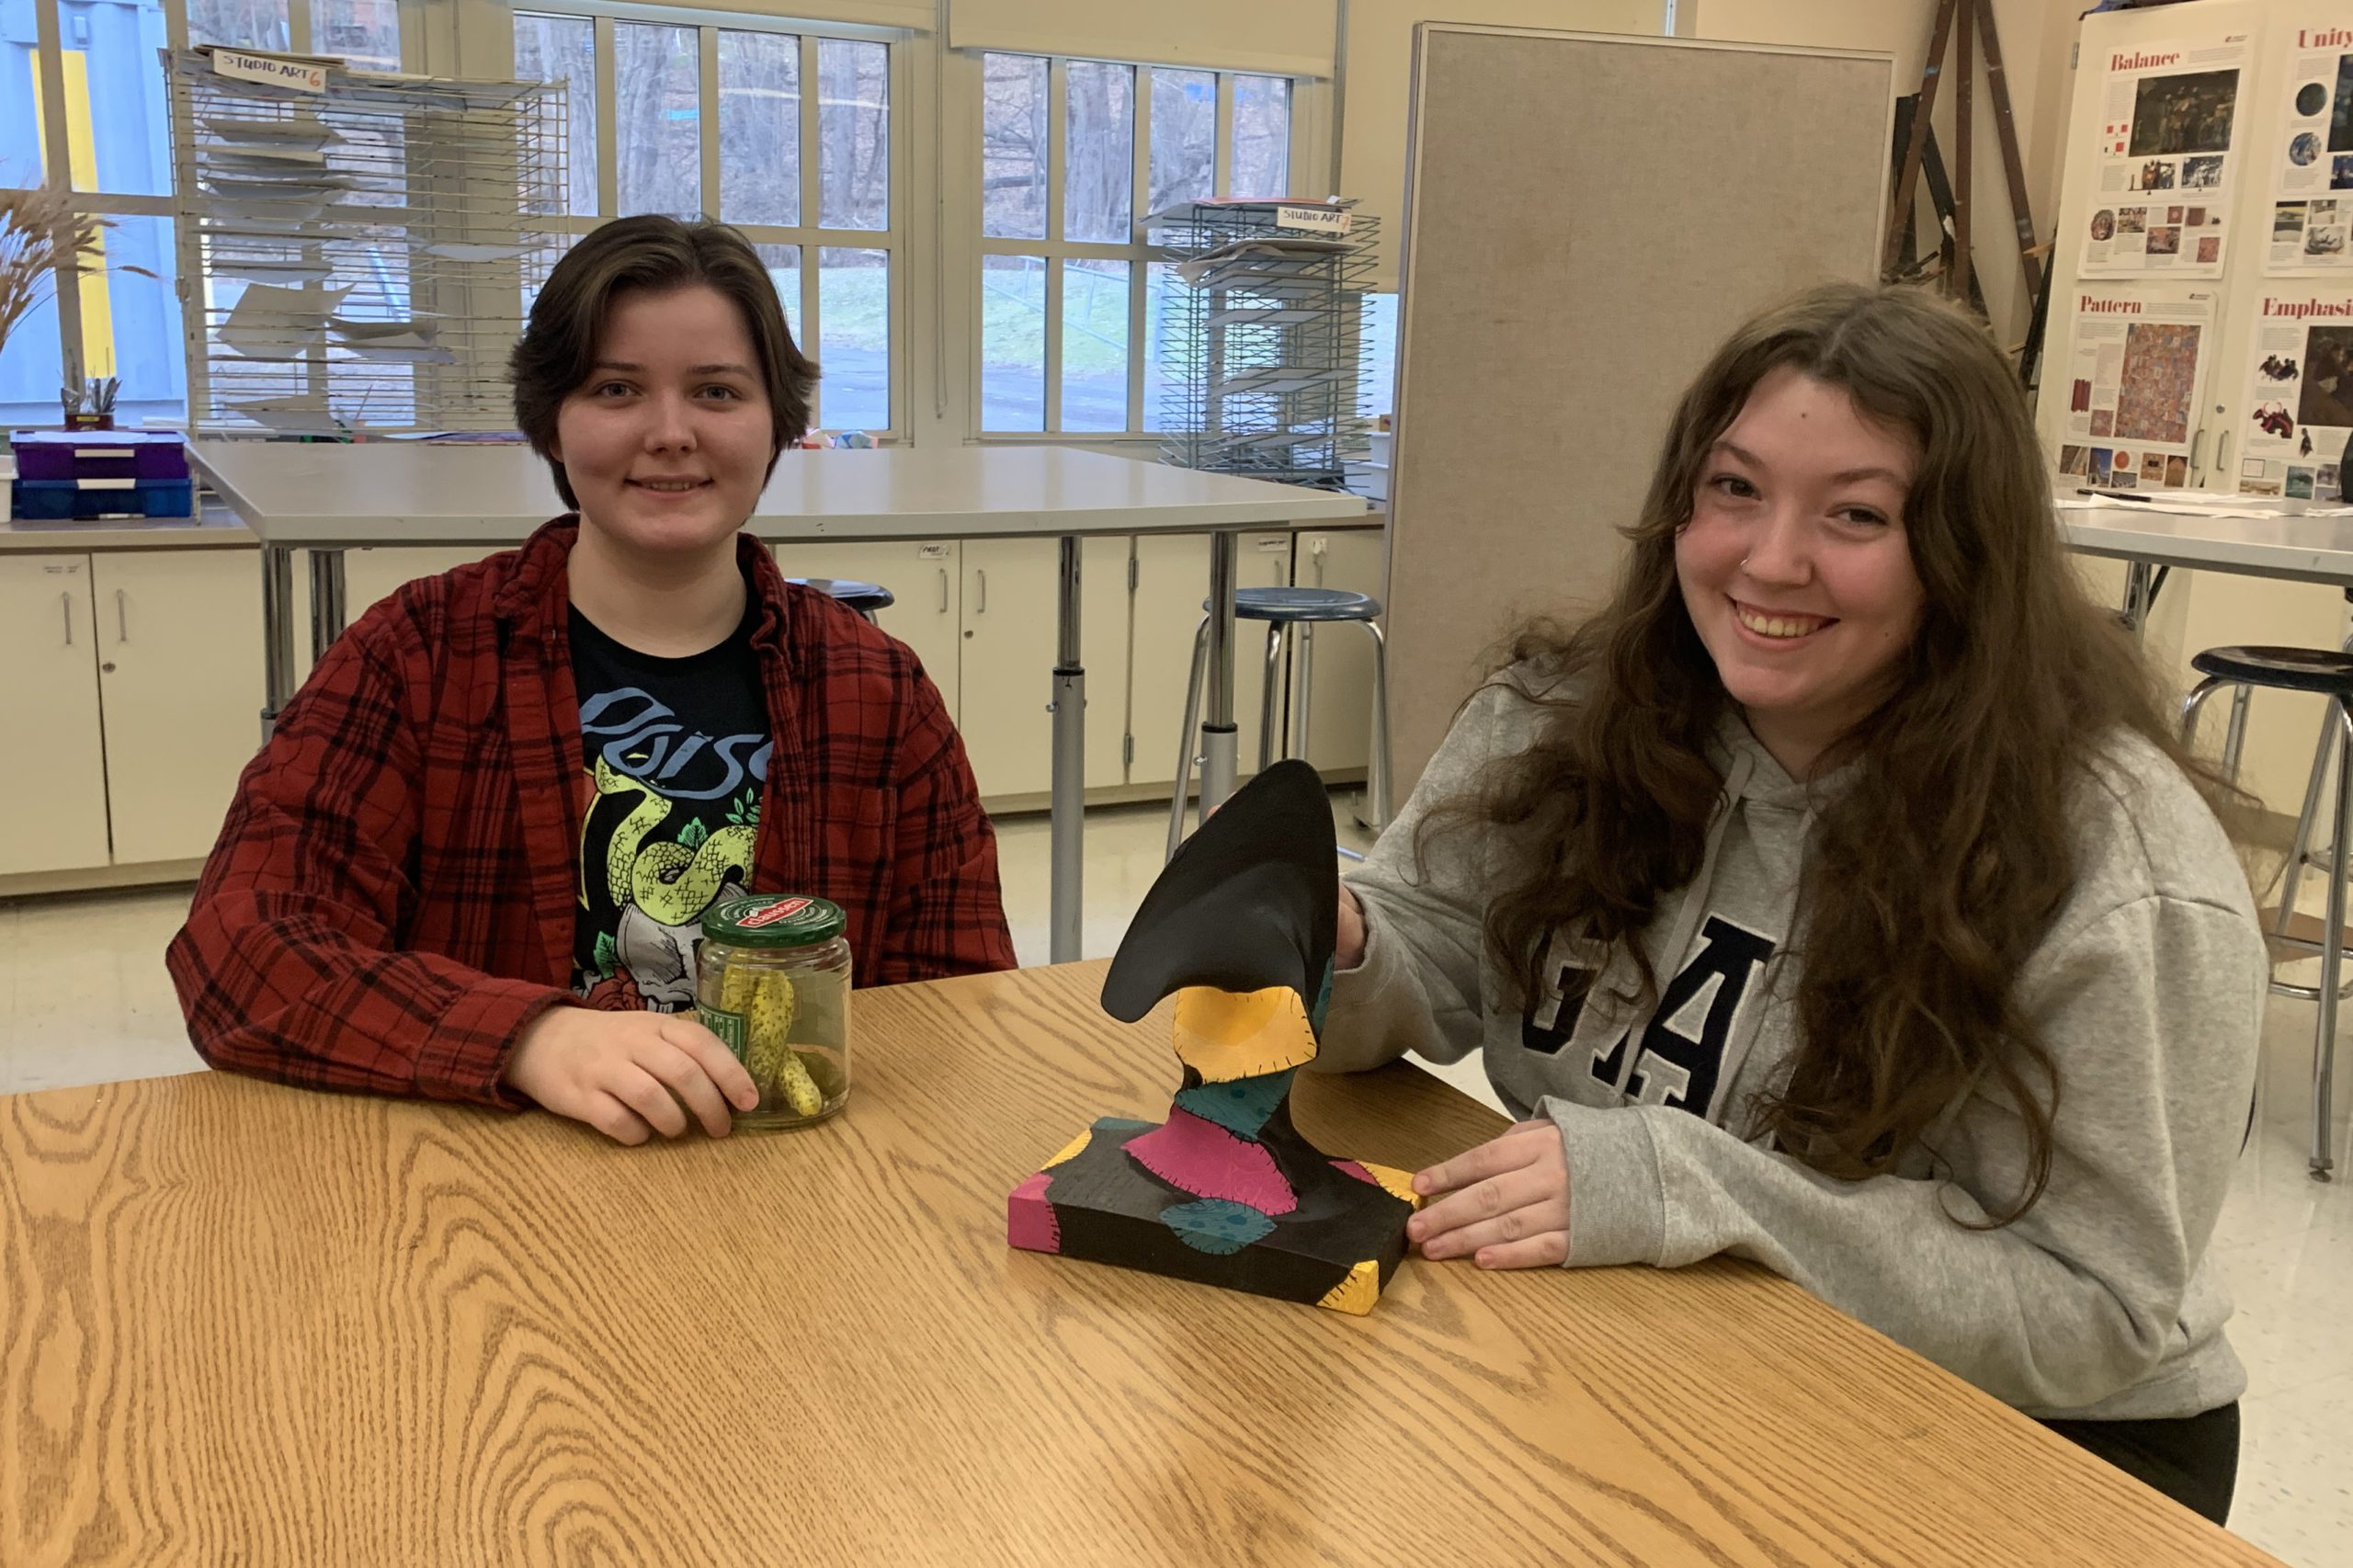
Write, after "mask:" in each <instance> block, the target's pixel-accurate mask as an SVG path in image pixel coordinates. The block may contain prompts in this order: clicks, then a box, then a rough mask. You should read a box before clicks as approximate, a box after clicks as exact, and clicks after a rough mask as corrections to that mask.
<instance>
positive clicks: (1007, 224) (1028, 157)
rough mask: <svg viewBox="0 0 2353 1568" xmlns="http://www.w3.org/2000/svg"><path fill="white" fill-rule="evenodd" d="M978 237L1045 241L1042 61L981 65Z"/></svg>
mask: <svg viewBox="0 0 2353 1568" xmlns="http://www.w3.org/2000/svg"><path fill="white" fill-rule="evenodd" d="M981 233H983V234H986V235H988V236H989V237H991V238H992V239H1005V240H1042V239H1044V238H1045V237H1046V62H1045V61H1043V60H1041V59H1039V58H1038V57H1036V56H1034V55H1028V54H991V55H987V56H984V57H983V60H982V62H981Z"/></svg>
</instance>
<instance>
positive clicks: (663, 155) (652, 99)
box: [613, 22, 702, 218]
mask: <svg viewBox="0 0 2353 1568" xmlns="http://www.w3.org/2000/svg"><path fill="white" fill-rule="evenodd" d="M700 54H701V51H700V49H699V47H698V41H697V38H696V33H695V29H694V28H674V27H666V26H661V25H657V24H654V23H647V22H616V23H614V24H613V131H614V138H613V140H614V153H613V155H614V158H615V160H616V162H617V163H618V165H619V167H618V168H616V170H615V171H614V172H615V174H616V175H617V176H619V186H620V189H619V192H618V195H619V198H620V211H619V212H618V213H616V214H614V216H616V217H627V216H630V215H631V214H633V213H638V212H667V213H669V214H670V215H671V216H673V217H676V218H692V217H695V216H696V215H698V214H699V212H700V211H701V210H702V143H701V131H700V125H701V119H702V84H701V81H700V78H699V71H700Z"/></svg>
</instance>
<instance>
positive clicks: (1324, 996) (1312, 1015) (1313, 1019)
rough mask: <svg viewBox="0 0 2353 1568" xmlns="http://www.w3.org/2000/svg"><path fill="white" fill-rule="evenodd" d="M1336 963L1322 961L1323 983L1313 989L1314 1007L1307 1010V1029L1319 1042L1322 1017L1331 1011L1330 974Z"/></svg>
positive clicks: (1322, 1029)
mask: <svg viewBox="0 0 2353 1568" xmlns="http://www.w3.org/2000/svg"><path fill="white" fill-rule="evenodd" d="M1336 961H1337V960H1333V959H1325V960H1324V983H1323V984H1321V985H1319V986H1317V987H1316V988H1315V1006H1313V1007H1310V1008H1308V1009H1307V1027H1308V1028H1309V1029H1310V1030H1311V1031H1312V1032H1313V1034H1314V1036H1315V1038H1316V1039H1317V1040H1322V1039H1323V1038H1324V1015H1325V1014H1326V1013H1329V1012H1330V1011H1331V1010H1332V972H1333V970H1334V968H1335V966H1336Z"/></svg>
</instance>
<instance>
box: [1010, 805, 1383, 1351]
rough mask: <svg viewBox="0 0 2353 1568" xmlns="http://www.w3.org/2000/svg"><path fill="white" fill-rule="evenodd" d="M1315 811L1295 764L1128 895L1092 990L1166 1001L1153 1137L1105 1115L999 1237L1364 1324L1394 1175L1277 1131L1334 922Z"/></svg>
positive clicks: (1120, 1010) (1330, 853) (1328, 867)
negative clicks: (1140, 893)
mask: <svg viewBox="0 0 2353 1568" xmlns="http://www.w3.org/2000/svg"><path fill="white" fill-rule="evenodd" d="M1337 864H1338V856H1337V854H1336V852H1335V849H1334V846H1333V835H1332V813H1331V807H1330V805H1329V803H1328V802H1327V800H1326V797H1325V795H1324V781H1323V779H1322V778H1320V777H1318V775H1317V774H1316V772H1315V770H1314V769H1313V767H1309V766H1308V765H1307V764H1306V763H1303V762H1299V761H1289V762H1283V763H1279V764H1278V765H1276V766H1275V767H1272V768H1269V769H1268V770H1267V771H1266V772H1264V773H1262V774H1260V775H1259V776H1258V777H1257V778H1255V779H1253V780H1252V781H1251V782H1250V783H1249V784H1248V785H1247V786H1246V787H1245V788H1244V789H1243V790H1240V791H1239V792H1238V793H1236V794H1235V795H1234V796H1233V799H1232V800H1230V801H1227V802H1226V804H1225V805H1224V807H1223V808H1222V810H1220V811H1219V812H1218V813H1217V814H1216V815H1215V816H1213V817H1211V819H1210V820H1209V822H1208V823H1207V824H1203V826H1202V828H1201V830H1200V831H1199V833H1197V834H1195V835H1193V836H1192V838H1191V839H1189V840H1188V841H1187V843H1186V845H1185V846H1184V847H1183V848H1182V849H1180V850H1178V851H1177V853H1176V858H1175V859H1173V860H1171V861H1169V863H1168V865H1167V867H1166V869H1164V870H1163V871H1162V872H1161V874H1160V880H1159V881H1155V882H1154V883H1153V886H1152V891H1151V892H1149V893H1147V894H1146V895H1145V896H1144V901H1143V906H1142V908H1141V909H1139V910H1138V911H1137V912H1136V917H1135V921H1134V923H1133V924H1132V925H1131V926H1129V927H1128V934H1127V936H1126V937H1124V938H1122V939H1121V941H1120V950H1119V953H1118V955H1117V956H1115V957H1114V958H1113V959H1112V960H1111V971H1110V973H1109V975H1108V977H1106V979H1105V980H1104V983H1103V1010H1104V1011H1105V1012H1107V1013H1108V1014H1110V1015H1111V1016H1112V1017H1115V1018H1118V1019H1120V1020H1121V1021H1122V1022H1125V1023H1133V1022H1135V1021H1136V1020H1137V1019H1139V1018H1141V1017H1143V1016H1144V1015H1145V1014H1146V1013H1148V1012H1150V1011H1151V1010H1152V1009H1153V1008H1154V1006H1156V1005H1158V1003H1159V1002H1160V1001H1161V1000H1162V999H1163V998H1164V997H1166V996H1168V995H1170V994H1172V993H1173V994H1175V996H1176V1059H1177V1061H1178V1062H1181V1063H1183V1065H1184V1070H1185V1074H1184V1085H1183V1086H1182V1087H1181V1088H1179V1089H1178V1090H1177V1091H1176V1101H1175V1103H1174V1104H1172V1105H1171V1106H1170V1107H1169V1109H1168V1119H1166V1120H1165V1121H1161V1122H1150V1121H1131V1120H1127V1119H1122V1118H1120V1117H1104V1118H1102V1119H1099V1120H1097V1122H1096V1123H1095V1125H1094V1126H1093V1127H1091V1128H1089V1129H1087V1130H1086V1131H1084V1132H1082V1133H1080V1134H1079V1135H1078V1136H1077V1137H1076V1138H1075V1139H1074V1140H1072V1142H1071V1143H1070V1145H1069V1146H1068V1147H1067V1148H1065V1149H1063V1152H1062V1153H1059V1154H1057V1155H1055V1156H1054V1157H1053V1158H1052V1159H1051V1160H1049V1161H1048V1162H1047V1163H1046V1165H1045V1168H1044V1169H1042V1170H1040V1171H1039V1172H1038V1174H1037V1175H1035V1176H1031V1177H1030V1178H1029V1180H1027V1181H1025V1182H1023V1183H1022V1184H1021V1185H1020V1186H1019V1187H1016V1188H1015V1189H1014V1191H1013V1195H1012V1197H1011V1198H1010V1199H1008V1200H1007V1204H1006V1210H1007V1213H1006V1233H1007V1239H1008V1240H1009V1241H1011V1242H1012V1244H1014V1245H1015V1246H1017V1247H1025V1248H1028V1249H1029V1250H1030V1251H1032V1252H1051V1253H1060V1254H1061V1255H1063V1256H1065V1257H1076V1258H1084V1259H1086V1260H1088V1261H1090V1262H1094V1263H1112V1264H1119V1265H1121V1266H1123V1267H1129V1268H1140V1269H1143V1270H1145V1271H1147V1272H1149V1273H1153V1274H1165V1275H1171V1276H1174V1277H1175V1278H1180V1279H1192V1280H1198V1281H1199V1282H1200V1283H1202V1284H1205V1285H1222V1286H1224V1287H1225V1288H1227V1289H1228V1290H1247V1291H1250V1292H1253V1293H1254V1294H1256V1295H1261V1296H1276V1297H1280V1298H1281V1299H1283V1300H1285V1301H1312V1302H1314V1303H1315V1304H1316V1305H1318V1306H1324V1307H1332V1308H1335V1309H1336V1310H1338V1311H1340V1312H1359V1313H1361V1312H1370V1311H1371V1310H1372V1305H1373V1303H1374V1302H1375V1301H1379V1300H1380V1298H1381V1287H1382V1286H1384V1285H1386V1284H1387V1283H1388V1281H1389V1277H1390V1275H1391V1274H1392V1273H1393V1272H1394V1271H1395V1270H1396V1267H1397V1264H1398V1260H1399V1259H1400V1258H1402V1257H1403V1256H1404V1252H1405V1221H1406V1220H1407V1218H1408V1217H1409V1216H1411V1215H1412V1213H1413V1212H1414V1210H1415V1207H1416V1205H1417V1200H1416V1199H1415V1197H1414V1196H1413V1190H1412V1187H1411V1186H1410V1185H1409V1180H1410V1178H1409V1177H1408V1176H1407V1175H1406V1173H1404V1172H1403V1171H1396V1170H1391V1169H1388V1168H1386V1167H1384V1166H1381V1165H1366V1164H1362V1163H1360V1162H1358V1161H1355V1160H1336V1159H1334V1158H1332V1157H1331V1156H1330V1155H1328V1154H1325V1153H1323V1152H1322V1151H1320V1150H1318V1149H1317V1148H1316V1147H1315V1146H1314V1145H1313V1144H1312V1143H1310V1142H1308V1141H1307V1140H1306V1139H1305V1138H1303V1137H1302V1136H1301V1135H1300V1133H1299V1131H1298V1129H1296V1128H1295V1127H1293V1126H1292V1125H1291V1120H1290V1082H1291V1075H1292V1074H1294V1073H1296V1072H1298V1071H1299V1069H1300V1068H1301V1067H1302V1066H1304V1065H1306V1064H1307V1063H1308V1062H1312V1061H1313V1060H1314V1059H1315V1040H1316V1033H1317V1030H1318V1029H1319V1028H1321V1026H1322V1023H1323V1016H1324V1005H1325V1003H1326V1002H1327V1001H1328V998H1329V994H1330V991H1329V988H1330V984H1331V965H1332V947H1333V942H1334V939H1335V930H1336V920H1337V915H1338V892H1337V886H1336V875H1335V869H1336V866H1337Z"/></svg>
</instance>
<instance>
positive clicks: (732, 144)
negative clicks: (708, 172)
mask: <svg viewBox="0 0 2353 1568" xmlns="http://www.w3.org/2000/svg"><path fill="white" fill-rule="evenodd" d="M885 210H888V205H887V201H886V204H885ZM719 215H720V216H721V217H722V218H723V219H725V220H726V221H727V222H730V223H772V224H778V225H780V226H785V227H790V226H791V225H793V224H797V223H799V222H801V40H799V39H797V38H795V37H793V36H792V35H791V34H790V33H765V32H738V31H733V30H729V31H725V32H722V33H721V34H720V35H719ZM798 265H799V264H798V263H797V262H796V263H795V266H798ZM796 302H797V301H796Z"/></svg>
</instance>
